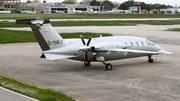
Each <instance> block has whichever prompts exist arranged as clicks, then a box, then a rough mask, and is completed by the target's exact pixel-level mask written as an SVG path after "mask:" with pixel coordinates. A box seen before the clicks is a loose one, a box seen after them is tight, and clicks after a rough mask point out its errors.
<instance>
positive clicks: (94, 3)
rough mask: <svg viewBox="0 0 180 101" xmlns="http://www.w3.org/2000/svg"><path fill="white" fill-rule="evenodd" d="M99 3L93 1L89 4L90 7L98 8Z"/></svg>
mask: <svg viewBox="0 0 180 101" xmlns="http://www.w3.org/2000/svg"><path fill="white" fill-rule="evenodd" d="M100 5H101V3H100V2H99V1H96V0H93V1H91V2H90V6H100Z"/></svg>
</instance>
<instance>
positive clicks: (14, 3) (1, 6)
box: [0, 0, 41, 12]
mask: <svg viewBox="0 0 180 101" xmlns="http://www.w3.org/2000/svg"><path fill="white" fill-rule="evenodd" d="M29 4H30V3H29ZM40 8H41V7H39V6H37V5H35V4H33V6H31V5H28V3H24V2H21V1H20V0H0V11H37V12H38V10H39V11H40Z"/></svg>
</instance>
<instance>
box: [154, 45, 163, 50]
mask: <svg viewBox="0 0 180 101" xmlns="http://www.w3.org/2000/svg"><path fill="white" fill-rule="evenodd" d="M156 48H157V50H158V51H160V50H164V49H163V48H162V47H160V46H159V45H157V44H156Z"/></svg>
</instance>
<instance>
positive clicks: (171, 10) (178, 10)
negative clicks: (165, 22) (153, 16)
mask: <svg viewBox="0 0 180 101" xmlns="http://www.w3.org/2000/svg"><path fill="white" fill-rule="evenodd" d="M160 12H161V13H164V14H179V13H180V8H168V9H160Z"/></svg>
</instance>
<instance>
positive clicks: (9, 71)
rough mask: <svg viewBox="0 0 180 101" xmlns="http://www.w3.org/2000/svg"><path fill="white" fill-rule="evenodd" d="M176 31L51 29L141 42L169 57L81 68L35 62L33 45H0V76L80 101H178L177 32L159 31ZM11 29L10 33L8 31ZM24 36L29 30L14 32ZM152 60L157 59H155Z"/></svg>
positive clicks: (146, 27) (66, 62) (154, 28)
mask: <svg viewBox="0 0 180 101" xmlns="http://www.w3.org/2000/svg"><path fill="white" fill-rule="evenodd" d="M177 27H179V28H180V25H138V26H77V27H55V29H56V30H57V31H58V32H59V33H62V32H96V33H99V32H101V33H108V32H109V33H111V34H113V35H115V36H119V35H135V36H141V37H145V38H147V39H149V40H151V41H153V42H155V43H157V44H158V45H159V46H161V47H162V48H164V49H165V50H167V51H171V52H173V54H172V55H166V54H162V55H159V56H158V57H157V56H153V58H154V59H155V62H154V63H148V62H147V60H148V57H140V58H132V59H124V60H116V61H108V63H111V64H112V65H113V70H111V71H106V70H105V67H104V65H103V64H102V63H99V62H95V63H91V65H92V66H90V67H88V68H85V67H84V66H83V63H81V62H79V61H74V60H68V59H62V60H58V61H57V62H56V61H49V60H46V59H41V58H39V57H40V56H41V49H40V47H39V45H38V43H36V42H35V43H15V44H0V63H1V65H0V73H3V74H6V75H10V76H13V77H15V78H19V79H22V80H25V81H28V82H31V83H34V84H37V85H41V86H44V87H47V88H50V89H54V90H58V91H61V92H64V93H66V94H68V95H70V96H72V97H74V98H76V99H78V100H82V101H178V100H180V95H179V94H180V68H179V67H180V64H179V61H180V51H179V50H180V40H179V39H180V32H173V31H164V30H166V29H167V28H177ZM12 29H13V28H12ZM15 29H16V30H18V29H19V30H29V29H30V28H15ZM156 58H157V59H156Z"/></svg>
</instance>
